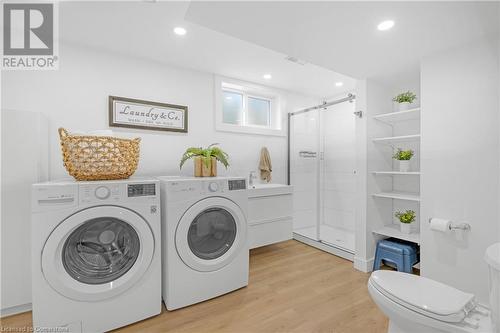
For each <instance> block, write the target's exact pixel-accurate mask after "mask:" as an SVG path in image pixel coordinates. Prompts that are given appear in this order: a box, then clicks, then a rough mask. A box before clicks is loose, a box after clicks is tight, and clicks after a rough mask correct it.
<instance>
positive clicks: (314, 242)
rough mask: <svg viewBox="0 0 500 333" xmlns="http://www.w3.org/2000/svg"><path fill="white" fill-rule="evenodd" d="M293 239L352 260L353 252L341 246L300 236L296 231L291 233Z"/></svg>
mask: <svg viewBox="0 0 500 333" xmlns="http://www.w3.org/2000/svg"><path fill="white" fill-rule="evenodd" d="M293 239H295V240H297V241H299V242H301V243H304V244H306V245H309V246H312V247H315V248H317V249H319V250H322V251H325V252H328V253H331V254H334V255H336V256H337V257H341V258H344V259H347V260H350V261H352V262H354V253H353V252H351V251H348V250H346V249H343V248H341V247H338V246H336V245H334V244H332V243H329V242H325V241H321V240H319V241H317V240H314V239H311V238H309V237H306V236H302V235H301V234H299V233H296V232H294V233H293Z"/></svg>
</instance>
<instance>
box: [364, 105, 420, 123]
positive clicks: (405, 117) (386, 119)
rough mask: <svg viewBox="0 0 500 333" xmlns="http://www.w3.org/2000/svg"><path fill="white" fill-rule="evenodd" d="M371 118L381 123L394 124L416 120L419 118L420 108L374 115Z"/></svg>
mask: <svg viewBox="0 0 500 333" xmlns="http://www.w3.org/2000/svg"><path fill="white" fill-rule="evenodd" d="M373 119H375V120H378V121H381V122H383V123H386V124H389V125H394V124H396V123H399V122H402V121H409V120H418V119H420V108H415V109H411V110H406V111H398V112H390V113H384V114H381V115H377V116H374V117H373Z"/></svg>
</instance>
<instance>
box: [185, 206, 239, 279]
mask: <svg viewBox="0 0 500 333" xmlns="http://www.w3.org/2000/svg"><path fill="white" fill-rule="evenodd" d="M246 232H247V221H246V219H245V215H244V214H243V212H242V211H241V209H240V208H239V207H238V205H236V204H235V203H234V202H233V201H231V200H229V199H226V198H221V197H212V198H207V199H204V200H200V201H198V202H197V203H195V204H194V205H192V206H191V207H190V208H189V209H188V210H187V211H186V212H185V213H184V215H183V216H182V217H181V220H180V221H179V224H178V225H177V230H176V233H175V245H176V248H177V253H178V254H179V256H180V257H181V259H182V261H183V262H184V263H185V264H186V265H188V266H189V267H191V268H193V269H195V270H197V271H202V272H209V271H215V270H218V269H220V268H222V267H224V266H226V265H227V264H229V263H230V262H231V261H232V260H233V259H234V258H235V257H236V256H237V255H239V254H240V253H241V251H248V246H247V238H246Z"/></svg>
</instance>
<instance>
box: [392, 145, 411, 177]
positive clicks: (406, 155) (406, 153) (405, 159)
mask: <svg viewBox="0 0 500 333" xmlns="http://www.w3.org/2000/svg"><path fill="white" fill-rule="evenodd" d="M414 154H415V153H414V152H413V150H411V149H408V150H403V149H401V148H398V150H397V151H396V152H395V153H394V155H392V158H393V159H395V160H397V161H399V171H401V172H408V171H410V160H411V158H412V157H413V155H414Z"/></svg>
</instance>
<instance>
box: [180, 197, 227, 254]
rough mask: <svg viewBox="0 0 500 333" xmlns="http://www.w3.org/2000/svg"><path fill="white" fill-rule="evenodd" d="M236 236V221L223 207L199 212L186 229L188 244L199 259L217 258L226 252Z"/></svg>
mask: <svg viewBox="0 0 500 333" xmlns="http://www.w3.org/2000/svg"><path fill="white" fill-rule="evenodd" d="M235 238H236V222H235V221H234V217H233V216H232V215H231V213H230V212H228V211H227V210H225V209H223V208H219V207H217V208H209V209H206V210H204V211H203V212H201V213H199V214H198V215H197V216H196V217H195V218H194V220H193V222H192V223H191V226H190V227H189V231H188V244H189V248H190V249H191V251H193V253H194V255H195V256H197V257H198V258H201V259H206V260H211V259H217V258H219V257H220V256H222V255H223V254H224V253H226V252H227V250H229V249H230V248H231V245H233V242H234V240H235Z"/></svg>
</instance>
